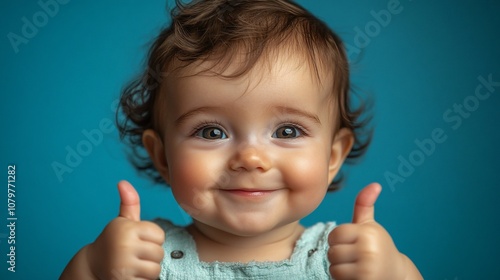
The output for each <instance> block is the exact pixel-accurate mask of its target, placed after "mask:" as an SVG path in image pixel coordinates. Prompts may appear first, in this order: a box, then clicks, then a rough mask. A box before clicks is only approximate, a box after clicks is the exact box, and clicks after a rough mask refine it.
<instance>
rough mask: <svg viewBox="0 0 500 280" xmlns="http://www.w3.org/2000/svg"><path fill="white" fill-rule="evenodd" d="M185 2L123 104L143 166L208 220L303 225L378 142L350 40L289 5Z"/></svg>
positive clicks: (125, 131) (248, 0)
mask: <svg viewBox="0 0 500 280" xmlns="http://www.w3.org/2000/svg"><path fill="white" fill-rule="evenodd" d="M178 2H179V3H177V5H178V7H177V8H176V9H175V10H174V11H173V12H172V23H171V25H170V26H169V27H167V28H166V29H164V30H163V31H162V32H161V34H160V35H159V36H158V37H157V38H156V41H155V42H154V44H153V45H152V47H151V49H150V52H149V60H148V68H147V70H146V71H144V73H143V75H142V77H140V78H139V79H137V80H136V81H134V82H133V83H131V84H130V85H129V86H128V87H127V88H126V89H125V91H124V92H123V95H122V97H121V103H120V104H121V108H122V111H123V113H124V115H125V118H124V121H122V122H120V123H119V128H120V131H121V135H122V136H123V137H126V138H127V139H128V140H129V142H130V144H131V146H132V148H133V150H134V156H135V165H136V166H137V167H138V169H139V170H141V171H143V172H145V173H147V174H148V175H150V176H151V177H152V178H154V179H155V180H156V181H165V182H166V183H167V184H169V185H170V186H171V187H172V191H173V193H174V195H175V197H176V199H177V201H178V202H179V203H180V204H181V206H183V208H184V209H186V210H187V211H188V212H190V214H192V215H193V217H194V218H195V219H198V220H201V221H206V222H207V223H210V220H211V218H210V217H212V218H214V216H213V215H216V214H215V213H216V212H217V211H219V212H220V211H221V209H223V208H224V209H226V210H227V209H229V210H230V211H229V210H228V211H229V212H227V213H226V214H220V213H219V214H217V215H223V216H224V217H219V218H220V219H215V220H220V221H222V220H223V221H225V222H221V223H222V224H220V226H222V227H224V225H223V224H224V223H231V222H230V221H236V220H238V221H239V222H241V221H242V219H243V220H245V218H248V226H249V228H253V229H255V230H258V229H257V228H255V227H256V226H255V225H253V226H250V225H252V224H253V223H252V220H253V217H255V215H257V216H258V215H259V214H258V213H259V212H261V211H263V210H270V209H268V208H269V207H273V208H272V209H273V211H274V212H277V213H278V214H276V215H278V216H279V215H282V216H280V218H279V219H278V218H277V219H278V220H280V221H291V220H294V219H295V220H298V219H300V218H302V217H303V216H305V215H307V214H308V213H310V212H311V211H312V210H314V209H315V208H316V206H317V205H318V204H319V202H320V201H321V200H322V199H323V197H324V195H325V192H326V191H327V190H328V189H335V188H337V187H338V183H339V182H337V181H335V180H334V178H335V176H336V175H337V173H338V171H339V169H340V166H341V165H342V163H343V162H344V160H345V159H346V158H349V159H354V158H357V157H359V156H361V155H362V154H363V153H364V151H365V150H366V148H367V146H368V143H369V137H363V135H361V134H362V133H363V131H364V126H365V123H363V122H361V121H360V120H359V117H360V115H361V113H362V111H361V110H354V109H353V108H352V105H351V101H350V95H349V93H350V89H349V70H348V69H349V67H348V61H347V58H346V55H345V52H344V48H343V45H342V43H341V41H340V39H339V38H338V37H337V36H336V35H335V34H334V33H333V32H332V31H331V30H330V29H329V28H328V27H327V26H326V25H325V24H324V23H323V22H321V21H320V20H318V19H317V18H316V17H314V16H313V15H311V14H310V13H308V12H307V11H305V10H304V9H303V8H301V7H299V6H298V5H296V4H294V3H291V2H289V1H284V0H278V1H268V0H240V1H231V0H229V1H227V0H226V1H223V0H209V1H194V2H192V3H190V4H181V3H180V1H178ZM144 149H145V150H146V151H147V152H148V155H146V154H145V153H144ZM282 194H284V196H282ZM276 202H278V203H276ZM280 203H281V204H284V206H283V207H282V208H279V207H276V205H277V204H280ZM236 205H238V206H236ZM272 205H274V206H272ZM258 206H262V207H258ZM278 208H279V209H278ZM201 210H203V212H204V214H203V215H201V216H199V217H198V214H200V211H201ZM291 210H292V211H291ZM287 211H289V212H290V213H288V214H286V213H287ZM223 212H225V211H223ZM237 212H242V213H240V214H241V215H236V214H235V215H236V216H237V217H238V218H237V219H236V216H232V215H233V214H234V213H237ZM231 213H233V214H231ZM244 213H252V214H251V215H249V216H245V215H246V214H244ZM266 213H267V212H265V211H263V212H261V214H262V217H261V218H264V219H269V217H268V216H267V214H266ZM280 213H281V214H280ZM292 213H293V214H292ZM211 215H212V216H211ZM271 220H272V219H271ZM278 220H277V221H278ZM212 224H213V223H212ZM260 226H262V225H259V226H257V227H260ZM264 227H265V226H264ZM242 230H243V229H242Z"/></svg>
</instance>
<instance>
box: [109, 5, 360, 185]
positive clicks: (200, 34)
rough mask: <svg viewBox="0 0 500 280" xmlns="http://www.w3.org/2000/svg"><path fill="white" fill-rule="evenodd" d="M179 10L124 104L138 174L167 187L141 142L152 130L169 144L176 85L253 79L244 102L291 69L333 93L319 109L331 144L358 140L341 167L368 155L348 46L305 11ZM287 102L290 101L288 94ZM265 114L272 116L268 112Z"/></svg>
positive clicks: (123, 126)
mask: <svg viewBox="0 0 500 280" xmlns="http://www.w3.org/2000/svg"><path fill="white" fill-rule="evenodd" d="M177 2H178V3H177V7H176V9H174V10H173V11H172V22H171V24H170V26H168V27H167V28H165V29H164V30H163V31H162V32H161V33H160V34H159V36H158V37H157V38H156V40H155V42H154V43H153V45H152V47H151V49H150V52H149V59H148V65H147V69H146V70H145V71H144V73H143V74H142V76H141V77H140V78H138V79H137V80H135V81H133V82H132V83H131V84H130V85H129V86H128V87H127V88H126V89H125V90H124V92H123V94H122V97H121V102H120V104H121V109H122V111H123V113H124V116H125V118H124V119H122V121H121V122H119V124H118V126H119V129H120V132H121V135H122V137H124V138H126V140H128V141H129V143H130V145H131V148H132V150H133V153H132V160H133V163H134V165H135V166H136V167H137V168H138V169H139V170H140V171H142V172H144V173H146V174H147V175H149V176H150V177H152V178H153V179H154V180H155V181H158V182H161V181H164V180H165V179H166V178H165V176H162V174H161V172H158V171H159V170H158V166H156V167H155V163H154V158H152V157H150V156H149V155H147V154H145V153H144V143H143V134H144V132H145V131H147V130H150V129H152V130H154V131H156V133H157V135H158V136H159V140H160V141H161V142H162V143H163V144H165V142H166V140H167V139H165V138H168V137H169V135H168V133H167V131H166V126H167V125H166V120H167V118H168V115H169V111H168V110H167V106H166V105H167V103H172V102H175V98H170V101H168V99H169V97H171V96H172V95H182V94H183V93H182V92H181V91H177V92H175V90H177V89H178V87H177V88H176V85H175V84H176V83H177V82H178V81H181V80H182V79H183V78H182V77H184V78H186V77H189V76H208V77H213V78H217V79H220V81H221V82H223V81H227V82H230V81H233V82H236V81H239V80H241V79H244V78H245V77H246V78H248V77H250V76H252V77H253V80H254V81H253V82H247V84H246V89H245V90H244V91H243V92H240V93H238V92H236V91H235V92H234V95H235V97H238V96H244V95H245V93H248V92H251V90H252V88H251V87H253V86H256V84H259V81H260V82H261V85H262V83H263V82H265V80H266V78H269V77H268V76H269V75H268V74H269V73H270V71H271V72H272V71H273V70H278V69H281V70H284V69H285V68H286V67H288V68H290V67H291V68H293V69H288V70H286V69H285V70H284V71H292V70H294V69H301V70H304V71H303V72H304V73H308V75H309V76H310V78H311V80H310V81H311V82H312V83H313V84H314V85H315V86H316V87H317V89H318V90H323V91H327V92H328V96H327V98H326V99H324V100H321V102H323V103H322V104H323V106H324V107H327V108H328V110H329V113H330V114H331V118H332V120H331V121H332V122H331V123H332V126H331V127H328V128H325V127H324V124H323V127H324V128H325V129H329V130H330V131H331V140H332V141H333V139H334V137H335V135H338V133H339V132H340V131H341V130H344V131H346V132H349V133H348V134H349V135H350V137H352V148H351V149H350V150H348V151H347V153H346V154H345V155H344V154H342V155H341V157H342V161H343V160H344V158H347V159H351V160H352V159H356V158H358V157H360V156H362V155H363V154H364V152H365V150H366V148H367V146H368V144H369V140H370V137H369V133H368V134H367V133H365V132H366V130H365V125H366V123H364V122H362V121H360V119H359V118H360V115H361V114H362V113H363V112H362V111H363V110H362V109H363V106H360V107H358V109H353V107H352V105H351V100H350V88H349V84H350V83H349V67H348V61H347V58H346V55H345V51H344V48H343V44H342V42H341V40H340V39H339V37H338V36H337V35H336V34H334V33H333V32H332V31H331V30H330V29H329V28H328V27H327V26H326V25H325V24H324V23H323V22H321V21H320V20H318V19H317V18H316V17H314V16H313V15H311V14H310V13H309V12H307V11H305V10H304V9H303V8H301V7H300V6H298V5H296V4H294V3H292V2H289V1H282V0H279V1H267V0H257V1H255V0H243V1H231V0H211V1H193V2H191V3H190V4H182V2H181V1H177ZM286 76H289V75H286ZM267 82H268V83H273V81H270V80H268V81H267ZM274 82H275V81H274ZM251 83H253V84H251ZM267 94H273V93H272V92H268V93H267ZM204 95H205V97H206V98H208V99H210V98H211V96H212V95H217V92H216V91H214V90H212V89H211V88H210V87H208V86H207V87H206V88H205V92H204ZM314 97H315V96H313V95H311V98H314ZM316 97H317V96H316ZM282 98H287V96H286V95H285V94H283V96H282ZM295 105H296V106H298V107H299V108H300V107H301V104H295ZM169 106H174V107H175V106H176V105H175V104H169ZM262 106H263V107H262V110H266V105H265V104H262ZM255 113H256V114H258V112H255ZM278 113H279V112H278ZM312 113H315V112H312ZM275 115H276V117H278V118H281V117H280V116H279V114H275ZM349 146H350V145H349ZM336 170H337V171H338V169H336ZM337 171H335V172H334V173H335V174H336V173H337ZM193 172H194V171H193ZM330 177H331V176H330ZM339 177H340V176H339ZM167 183H169V184H172V182H167ZM328 185H329V189H330V190H333V189H337V188H338V187H339V185H340V180H333V179H332V180H331V181H330V182H329V184H328Z"/></svg>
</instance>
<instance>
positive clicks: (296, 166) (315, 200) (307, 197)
mask: <svg viewBox="0 0 500 280" xmlns="http://www.w3.org/2000/svg"><path fill="white" fill-rule="evenodd" d="M321 162H322V161H320V160H318V159H314V158H310V157H300V156H299V157H297V158H295V159H294V160H290V161H288V162H287V163H286V165H287V167H286V168H285V169H284V170H286V174H284V179H285V183H286V185H287V186H288V188H289V189H290V191H291V193H292V194H294V200H295V201H296V202H297V203H300V204H302V205H303V207H306V208H308V209H311V211H312V210H314V209H316V207H317V206H318V205H319V204H320V203H321V201H322V200H323V198H324V196H325V193H326V190H327V188H328V183H329V182H328V166H327V165H326V164H320V163H321Z"/></svg>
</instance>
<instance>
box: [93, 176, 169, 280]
mask: <svg viewBox="0 0 500 280" xmlns="http://www.w3.org/2000/svg"><path fill="white" fill-rule="evenodd" d="M118 191H119V193H120V199H121V204H120V213H119V215H118V217H117V218H115V219H113V220H112V221H111V222H110V223H109V224H108V225H107V226H106V227H105V228H104V230H103V231H102V233H101V234H100V235H99V237H98V238H97V239H96V240H95V241H94V242H93V243H92V244H90V245H88V249H87V260H88V263H89V268H90V271H91V272H92V274H93V275H94V276H95V278H97V279H157V278H158V275H159V274H160V262H161V261H162V259H163V254H164V253H163V247H162V244H163V241H164V239H165V233H164V232H163V230H162V229H161V228H160V227H159V226H158V225H156V224H154V223H152V222H145V221H141V219H140V202H139V195H138V194H137V191H136V190H135V189H134V187H133V186H132V185H131V184H130V183H128V182H127V181H121V182H119V183H118Z"/></svg>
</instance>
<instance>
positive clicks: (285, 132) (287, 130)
mask: <svg viewBox="0 0 500 280" xmlns="http://www.w3.org/2000/svg"><path fill="white" fill-rule="evenodd" d="M300 135H301V133H300V131H299V130H298V129H297V128H295V127H293V126H289V125H287V126H282V127H280V128H278V129H277V130H276V131H275V132H274V133H273V138H297V137H299V136H300Z"/></svg>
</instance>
